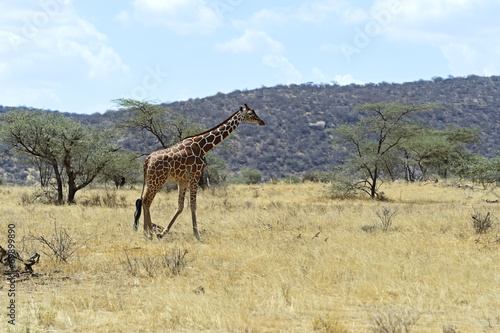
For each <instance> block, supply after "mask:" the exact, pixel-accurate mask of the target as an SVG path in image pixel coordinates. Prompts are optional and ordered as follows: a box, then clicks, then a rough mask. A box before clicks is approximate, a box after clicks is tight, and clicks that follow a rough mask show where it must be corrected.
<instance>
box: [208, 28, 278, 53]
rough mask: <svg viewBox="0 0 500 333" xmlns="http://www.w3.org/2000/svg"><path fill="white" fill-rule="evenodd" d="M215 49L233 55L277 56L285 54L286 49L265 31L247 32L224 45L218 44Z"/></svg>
mask: <svg viewBox="0 0 500 333" xmlns="http://www.w3.org/2000/svg"><path fill="white" fill-rule="evenodd" d="M215 49H216V50H218V51H225V52H232V53H244V52H255V53H264V54H268V53H271V54H276V53H281V52H283V51H284V49H285V48H284V46H283V44H281V43H280V42H278V41H276V40H274V39H272V38H271V37H270V36H269V35H268V34H267V33H266V32H264V31H255V30H245V32H244V33H243V35H242V36H241V37H238V38H235V39H231V40H229V41H227V42H224V43H218V44H216V45H215Z"/></svg>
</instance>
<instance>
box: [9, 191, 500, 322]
mask: <svg viewBox="0 0 500 333" xmlns="http://www.w3.org/2000/svg"><path fill="white" fill-rule="evenodd" d="M326 189H327V188H326V187H324V185H321V184H311V183H305V184H299V185H282V184H278V185H272V184H265V185H261V186H242V185H238V186H235V185H233V186H228V187H225V188H224V187H218V188H217V189H212V190H209V191H202V192H201V193H200V194H199V196H198V218H199V224H198V226H199V228H200V234H201V237H202V239H203V242H202V243H199V242H197V241H196V240H195V238H194V236H193V233H192V227H191V222H190V214H189V212H185V213H183V214H182V215H180V217H179V219H178V221H177V222H176V224H175V225H174V226H173V228H172V230H171V233H169V234H168V235H167V236H166V237H165V238H164V239H162V240H157V239H154V240H153V241H150V240H148V239H146V238H144V237H143V236H142V233H141V232H140V231H139V232H134V231H133V230H132V223H133V211H134V205H133V202H134V200H135V199H136V198H137V196H138V193H139V191H140V188H135V189H130V190H129V189H127V190H119V191H110V190H108V191H106V190H105V189H93V190H87V189H84V190H82V191H83V192H84V193H82V197H81V200H79V203H78V204H76V205H71V206H68V205H62V206H53V205H42V204H38V203H33V202H32V201H31V200H30V198H31V197H32V194H33V192H32V191H33V190H32V189H30V188H23V187H7V186H2V187H0V200H1V201H2V212H3V215H4V217H3V220H2V228H5V230H6V228H7V225H8V224H13V225H15V231H16V248H17V250H18V251H19V252H20V254H21V256H22V257H24V258H27V257H28V256H30V255H31V254H32V253H33V252H38V253H40V254H41V258H40V263H39V264H38V265H36V266H34V267H33V268H34V269H35V271H36V272H38V273H39V274H40V276H39V277H32V278H29V279H27V280H25V281H19V282H17V283H16V298H15V300H16V309H17V310H16V311H17V318H16V326H15V327H12V325H8V324H7V323H6V320H5V319H4V320H3V321H2V322H1V323H0V331H2V332H166V331H175V332H193V331H207V332H210V331H213V332H243V331H246V332H279V331H286V332H312V331H317V332H367V331H370V332H490V331H491V332H497V331H498V330H499V329H500V318H499V316H498V315H499V314H498V309H500V298H499V297H498V295H500V283H499V277H500V267H499V266H498V264H497V263H498V262H499V261H500V238H499V237H500V229H499V225H498V223H497V222H498V216H500V206H499V205H498V203H488V202H487V201H486V200H488V201H490V202H494V201H495V200H498V197H499V196H500V193H499V192H498V189H495V190H494V191H496V192H494V191H485V190H478V189H471V188H465V189H464V188H458V187H455V186H447V185H446V184H442V183H438V184H427V185H423V184H409V183H393V184H388V185H387V186H386V187H385V196H386V198H387V200H388V201H385V202H381V201H374V200H345V201H338V200H331V199H330V198H329V197H328V196H327V195H326V194H325V190H326ZM176 202H177V195H176V193H175V192H171V193H167V192H164V191H162V192H161V193H159V195H158V196H157V198H156V200H155V203H154V204H153V206H152V217H153V221H155V222H156V223H159V224H163V225H165V223H166V221H168V220H169V218H170V216H172V215H173V213H174V210H175V207H176ZM384 212H389V213H390V214H385V213H384ZM479 212H482V213H486V212H490V213H491V216H492V218H493V221H494V222H495V223H496V224H495V225H493V226H492V227H491V228H490V229H489V230H487V231H486V232H485V233H483V234H478V233H477V232H476V229H475V228H474V227H473V225H474V224H473V219H472V218H471V215H472V214H476V213H479ZM392 213H395V214H392ZM391 214H392V218H391V223H390V224H387V223H384V221H385V222H387V221H386V216H390V215H391ZM140 228H142V221H141V225H140ZM41 237H43V238H44V239H45V240H47V241H48V242H52V243H53V244H68V242H67V241H68V240H70V242H69V244H70V246H69V247H68V248H67V249H66V253H70V252H71V251H73V250H76V251H75V252H74V253H72V254H71V255H69V256H68V257H67V259H66V262H64V261H63V260H61V259H60V258H59V257H58V256H56V255H55V253H54V251H53V250H51V249H50V248H49V247H48V246H46V244H44V243H42V242H41V241H40V239H41ZM57 239H59V240H60V241H59V242H57ZM6 242H7V237H6V233H4V232H0V245H2V246H3V247H5V244H6ZM56 248H57V247H56ZM0 289H2V291H1V293H0V294H1V296H0V304H2V306H4V305H6V304H7V302H8V298H7V292H6V290H7V289H8V282H7V281H6V280H3V282H2V284H1V285H0Z"/></svg>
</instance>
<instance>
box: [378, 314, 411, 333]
mask: <svg viewBox="0 0 500 333" xmlns="http://www.w3.org/2000/svg"><path fill="white" fill-rule="evenodd" d="M419 319H420V315H419V314H415V313H412V312H410V311H408V310H402V311H396V310H393V309H387V310H385V311H380V310H376V311H375V312H374V313H373V314H372V325H371V327H370V329H371V331H372V332H374V333H409V332H411V328H412V327H413V326H415V324H416V323H417V321H418V320H419Z"/></svg>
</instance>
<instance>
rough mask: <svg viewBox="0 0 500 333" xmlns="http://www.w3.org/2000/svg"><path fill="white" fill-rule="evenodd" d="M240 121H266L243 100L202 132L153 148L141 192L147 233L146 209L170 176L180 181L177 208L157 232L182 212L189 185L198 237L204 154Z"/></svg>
mask: <svg viewBox="0 0 500 333" xmlns="http://www.w3.org/2000/svg"><path fill="white" fill-rule="evenodd" d="M243 121H246V122H250V123H257V124H259V125H265V123H264V121H262V120H261V119H260V118H259V117H258V116H257V114H256V113H255V110H253V109H251V108H250V107H248V105H246V104H245V107H244V108H243V107H242V106H240V109H239V110H238V111H237V112H236V113H234V114H233V115H232V116H231V117H229V118H228V119H227V120H226V121H224V122H222V123H221V124H219V125H218V126H215V127H214V128H212V129H209V130H208V131H205V132H203V133H200V134H197V135H193V136H189V137H187V138H185V139H183V140H181V141H179V142H178V143H176V144H175V145H173V146H171V147H169V148H167V149H162V150H158V151H155V152H153V153H151V154H150V155H149V156H148V157H147V158H146V160H145V161H144V185H145V186H146V185H147V188H146V192H145V193H144V196H143V197H142V196H141V197H142V208H143V211H144V232H145V234H146V235H148V236H150V235H151V233H152V232H153V230H152V227H153V224H152V222H151V215H150V212H149V208H150V206H151V203H152V202H153V199H154V197H155V195H156V193H158V191H159V190H160V189H161V187H162V186H163V184H164V183H165V181H167V180H169V181H173V182H177V183H178V185H179V197H178V208H177V212H176V213H175V215H174V216H173V218H172V220H171V221H170V223H169V225H168V227H167V228H166V229H164V230H163V232H161V233H160V234H158V237H160V238H161V237H163V236H164V235H165V234H166V233H167V232H168V231H169V230H170V228H171V227H172V225H173V223H174V222H175V220H176V218H177V216H179V214H180V213H181V212H182V210H183V208H184V197H185V195H186V191H187V189H188V188H189V194H190V205H191V216H192V222H193V232H194V235H195V237H196V238H197V239H198V240H199V239H200V236H199V233H198V227H197V223H196V193H197V190H198V182H199V180H200V177H201V173H202V172H203V169H204V168H205V160H204V158H203V156H204V155H205V154H206V153H207V152H208V151H209V150H210V149H212V148H213V147H215V146H216V145H218V144H219V143H220V142H221V141H222V140H224V139H225V138H226V137H227V136H228V135H229V134H230V133H231V132H233V131H234V130H235V129H236V128H237V127H238V125H240V123H241V122H243ZM143 191H144V188H143ZM135 227H136V226H135Z"/></svg>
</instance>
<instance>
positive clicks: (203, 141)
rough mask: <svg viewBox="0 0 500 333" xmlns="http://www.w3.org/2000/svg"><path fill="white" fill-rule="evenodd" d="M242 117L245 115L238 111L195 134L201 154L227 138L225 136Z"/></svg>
mask: <svg viewBox="0 0 500 333" xmlns="http://www.w3.org/2000/svg"><path fill="white" fill-rule="evenodd" d="M244 117H245V115H244V114H243V113H242V112H240V111H238V112H236V113H235V114H233V115H232V116H231V117H230V118H229V119H227V120H226V121H224V122H223V123H221V124H220V125H218V126H215V127H214V128H212V129H209V130H208V131H206V132H203V133H201V134H199V135H197V136H195V138H196V140H195V141H196V142H197V143H198V145H199V147H200V149H201V152H202V154H203V155H204V154H206V153H207V152H208V151H209V150H210V149H212V148H214V147H215V146H217V145H218V144H219V143H221V142H222V140H224V139H225V138H227V136H228V135H229V134H231V132H232V131H234V130H235V129H236V128H237V127H238V125H239V124H241V122H242V121H243V119H244Z"/></svg>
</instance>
